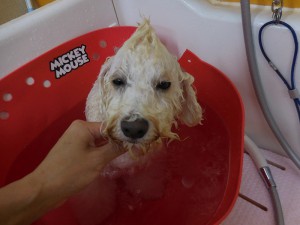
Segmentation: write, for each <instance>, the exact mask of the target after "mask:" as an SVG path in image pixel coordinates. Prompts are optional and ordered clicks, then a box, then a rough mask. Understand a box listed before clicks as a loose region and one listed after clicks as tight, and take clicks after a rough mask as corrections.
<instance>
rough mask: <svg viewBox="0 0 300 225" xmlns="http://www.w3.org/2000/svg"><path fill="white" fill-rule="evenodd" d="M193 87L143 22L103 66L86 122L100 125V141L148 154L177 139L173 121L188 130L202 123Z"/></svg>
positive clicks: (184, 73) (171, 56)
mask: <svg viewBox="0 0 300 225" xmlns="http://www.w3.org/2000/svg"><path fill="white" fill-rule="evenodd" d="M193 81H194V78H193V77H192V76H191V75H189V74H188V73H186V72H184V71H182V69H181V68H180V65H179V64H178V62H177V59H176V57H175V56H173V55H171V54H170V53H169V52H168V50H167V49H166V47H165V46H164V45H163V44H162V43H161V42H160V40H159V38H158V37H157V35H156V34H155V32H154V30H153V28H152V27H151V26H150V23H149V21H148V20H144V21H143V23H142V24H141V25H140V26H139V27H138V29H137V30H136V32H135V33H134V34H133V35H132V36H131V37H130V38H129V39H128V40H127V41H126V42H125V43H124V45H123V47H121V48H120V49H119V51H118V52H117V54H116V55H115V56H113V57H110V58H108V59H107V61H106V62H105V64H104V65H103V66H102V68H101V71H100V75H99V77H98V79H97V81H96V82H95V84H94V87H93V88H92V90H91V92H90V93H89V96H88V99H87V103H86V118H87V120H88V121H98V122H103V127H102V133H103V135H104V136H106V137H108V138H109V139H110V140H111V141H112V142H113V143H116V144H117V145H118V146H119V147H122V148H123V149H125V150H131V149H132V147H135V148H136V149H143V151H144V152H145V151H148V150H149V148H151V146H152V145H153V143H155V142H157V141H159V140H161V139H164V138H167V139H171V140H172V139H178V136H177V134H175V133H173V132H172V131H171V127H172V125H173V124H175V125H176V119H178V120H179V121H181V122H183V123H184V124H186V125H188V126H194V125H197V124H199V123H201V118H202V110H201V107H200V105H199V104H198V102H197V99H196V96H195V91H194V89H193V87H192V83H193Z"/></svg>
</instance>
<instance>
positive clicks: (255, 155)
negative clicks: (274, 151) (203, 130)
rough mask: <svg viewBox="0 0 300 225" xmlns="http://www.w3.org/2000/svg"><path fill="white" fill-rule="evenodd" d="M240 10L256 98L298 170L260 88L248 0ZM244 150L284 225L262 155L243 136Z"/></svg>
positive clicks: (297, 161)
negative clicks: (253, 163) (263, 182)
mask: <svg viewBox="0 0 300 225" xmlns="http://www.w3.org/2000/svg"><path fill="white" fill-rule="evenodd" d="M241 10H242V23H243V32H244V40H245V47H246V54H247V60H248V64H249V69H250V75H251V79H252V83H253V87H254V90H255V93H256V96H257V98H258V102H259V104H260V107H261V109H262V111H263V114H264V116H265V119H266V121H267V123H268V124H269V126H270V128H271V129H272V131H273V133H274V135H275V136H276V138H277V140H278V141H279V143H280V144H281V146H282V148H283V149H284V151H285V152H286V154H287V155H288V156H289V158H290V159H291V160H292V161H293V162H294V164H295V165H296V166H297V167H298V169H300V158H299V156H298V155H297V154H296V153H295V152H294V151H293V149H292V148H291V146H290V145H289V143H288V142H287V141H286V139H285V137H284V136H283V135H282V133H281V131H280V129H279V127H278V125H277V123H276V121H275V119H274V117H273V115H272V113H271V111H270V108H269V105H268V102H267V100H266V97H265V93H264V90H263V87H262V82H261V79H260V74H259V70H258V66H257V61H256V56H255V47H254V41H253V34H252V25H251V13H250V2H249V0H241ZM245 149H246V151H248V153H249V154H250V156H251V158H252V159H253V160H254V162H255V164H256V167H257V168H258V170H259V173H260V175H261V176H262V178H263V180H264V181H265V184H266V186H267V189H268V190H269V193H270V196H271V199H272V202H273V208H274V215H275V220H276V223H277V224H278V225H284V216H283V212H282V207H281V203H280V198H279V195H278V192H277V189H276V184H275V181H274V179H273V177H272V174H271V170H270V168H269V167H268V165H267V162H266V160H265V159H264V157H263V156H262V153H261V152H260V150H259V149H258V147H257V146H256V145H255V143H254V142H253V141H252V140H251V139H250V138H249V137H248V136H245Z"/></svg>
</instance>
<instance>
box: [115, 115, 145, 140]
mask: <svg viewBox="0 0 300 225" xmlns="http://www.w3.org/2000/svg"><path fill="white" fill-rule="evenodd" d="M148 129H149V122H148V121H147V120H145V119H144V118H139V117H138V118H135V119H133V120H132V119H126V118H124V119H123V120H122V121H121V130H122V132H123V134H124V135H125V136H126V137H128V138H131V139H133V140H137V139H139V138H142V137H144V136H145V134H146V133H147V131H148Z"/></svg>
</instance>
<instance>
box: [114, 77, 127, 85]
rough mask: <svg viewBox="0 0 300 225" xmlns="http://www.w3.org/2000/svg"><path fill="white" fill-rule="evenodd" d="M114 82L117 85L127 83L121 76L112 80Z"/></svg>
mask: <svg viewBox="0 0 300 225" xmlns="http://www.w3.org/2000/svg"><path fill="white" fill-rule="evenodd" d="M112 83H113V84H114V85H115V86H123V85H124V84H125V81H124V80H123V79H121V78H116V79H114V80H112Z"/></svg>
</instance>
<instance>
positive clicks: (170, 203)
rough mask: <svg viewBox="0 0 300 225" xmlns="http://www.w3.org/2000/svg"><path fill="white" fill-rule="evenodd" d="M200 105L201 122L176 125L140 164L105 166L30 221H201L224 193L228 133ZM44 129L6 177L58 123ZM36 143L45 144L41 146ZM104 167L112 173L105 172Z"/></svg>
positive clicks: (48, 140) (36, 155) (100, 224)
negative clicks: (174, 137) (79, 188)
mask: <svg viewBox="0 0 300 225" xmlns="http://www.w3.org/2000/svg"><path fill="white" fill-rule="evenodd" d="M202 106H203V105H202ZM80 107H81V106H80ZM80 107H79V108H80ZM203 108H204V109H205V113H204V120H203V125H198V126H196V127H192V128H189V127H186V126H183V125H182V126H181V125H180V126H179V127H178V130H177V133H178V134H179V136H180V138H181V140H180V141H177V140H175V141H173V142H171V143H170V144H168V145H167V146H166V147H165V148H164V149H161V150H156V151H155V152H154V153H150V154H152V155H150V157H149V156H147V157H149V158H147V160H144V161H143V163H142V164H141V165H140V164H139V163H138V162H137V166H135V167H134V168H126V172H125V173H124V172H123V173H122V170H123V169H124V168H122V169H120V171H117V172H116V170H114V171H113V170H110V169H108V170H107V171H106V173H104V174H101V175H100V176H99V178H98V179H96V180H95V182H93V183H92V184H90V185H89V187H87V188H86V189H85V190H83V191H82V192H81V193H78V194H77V195H76V196H74V197H72V198H71V199H70V200H69V201H68V202H66V204H64V205H63V206H62V207H60V208H58V209H56V210H53V211H52V212H50V213H49V214H47V215H46V216H44V217H43V218H42V219H41V220H39V221H37V222H36V223H35V224H38V225H42V224H61V221H64V223H63V224H65V225H68V224H70V225H71V224H80V225H116V224H119V225H120V224H122V225H126V224H130V225H140V224H143V225H147V224H149V225H150V224H155V225H160V224H164V225H165V224H172V225H184V224H186V225H194V224H195V225H196V224H197V225H201V224H207V223H208V222H209V220H210V219H211V218H212V217H213V215H214V213H215V212H216V210H217V208H218V206H219V204H220V202H221V201H222V199H223V197H224V196H223V195H224V192H225V189H226V184H227V180H228V169H229V168H228V167H229V166H228V165H229V137H228V132H227V130H226V127H225V126H224V124H223V122H222V119H221V118H220V117H219V116H218V115H217V114H216V113H215V112H214V111H213V110H211V109H210V108H209V107H207V106H205V105H204V106H203ZM74 110H78V109H74ZM78 116H79V117H80V116H82V115H81V114H78V113H73V115H72V116H69V117H68V120H69V121H72V120H73V119H75V118H78ZM61 123H65V125H66V124H67V123H68V122H67V121H66V120H63V119H61V120H58V121H57V122H56V123H55V124H53V126H52V128H49V129H50V130H53V129H55V127H57V124H61ZM61 127H65V126H64V125H61ZM49 129H47V130H45V132H43V133H42V134H41V135H40V136H39V137H38V139H39V141H36V142H33V143H32V144H30V145H29V146H26V149H25V150H24V151H23V152H22V154H21V155H20V157H19V158H18V159H17V160H16V162H15V164H14V165H13V167H12V170H11V172H10V174H8V179H7V180H8V181H12V180H15V179H18V178H20V177H22V176H23V175H25V174H27V173H29V172H30V171H32V170H33V169H34V168H35V167H36V166H37V165H38V163H39V162H40V161H41V160H42V159H43V157H44V156H45V155H46V153H47V151H46V150H45V149H50V148H51V146H52V145H53V143H55V140H57V139H58V137H59V136H60V135H61V132H63V129H62V128H61V131H59V132H56V133H55V135H49V132H50V131H49ZM56 130H57V129H56ZM174 131H175V130H174ZM41 143H44V144H45V145H46V146H45V148H41V146H40V145H41ZM37 149H38V150H40V149H43V150H42V151H37ZM148 159H149V160H148ZM109 171H111V172H114V173H116V174H117V175H114V176H113V177H111V176H107V173H109Z"/></svg>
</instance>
